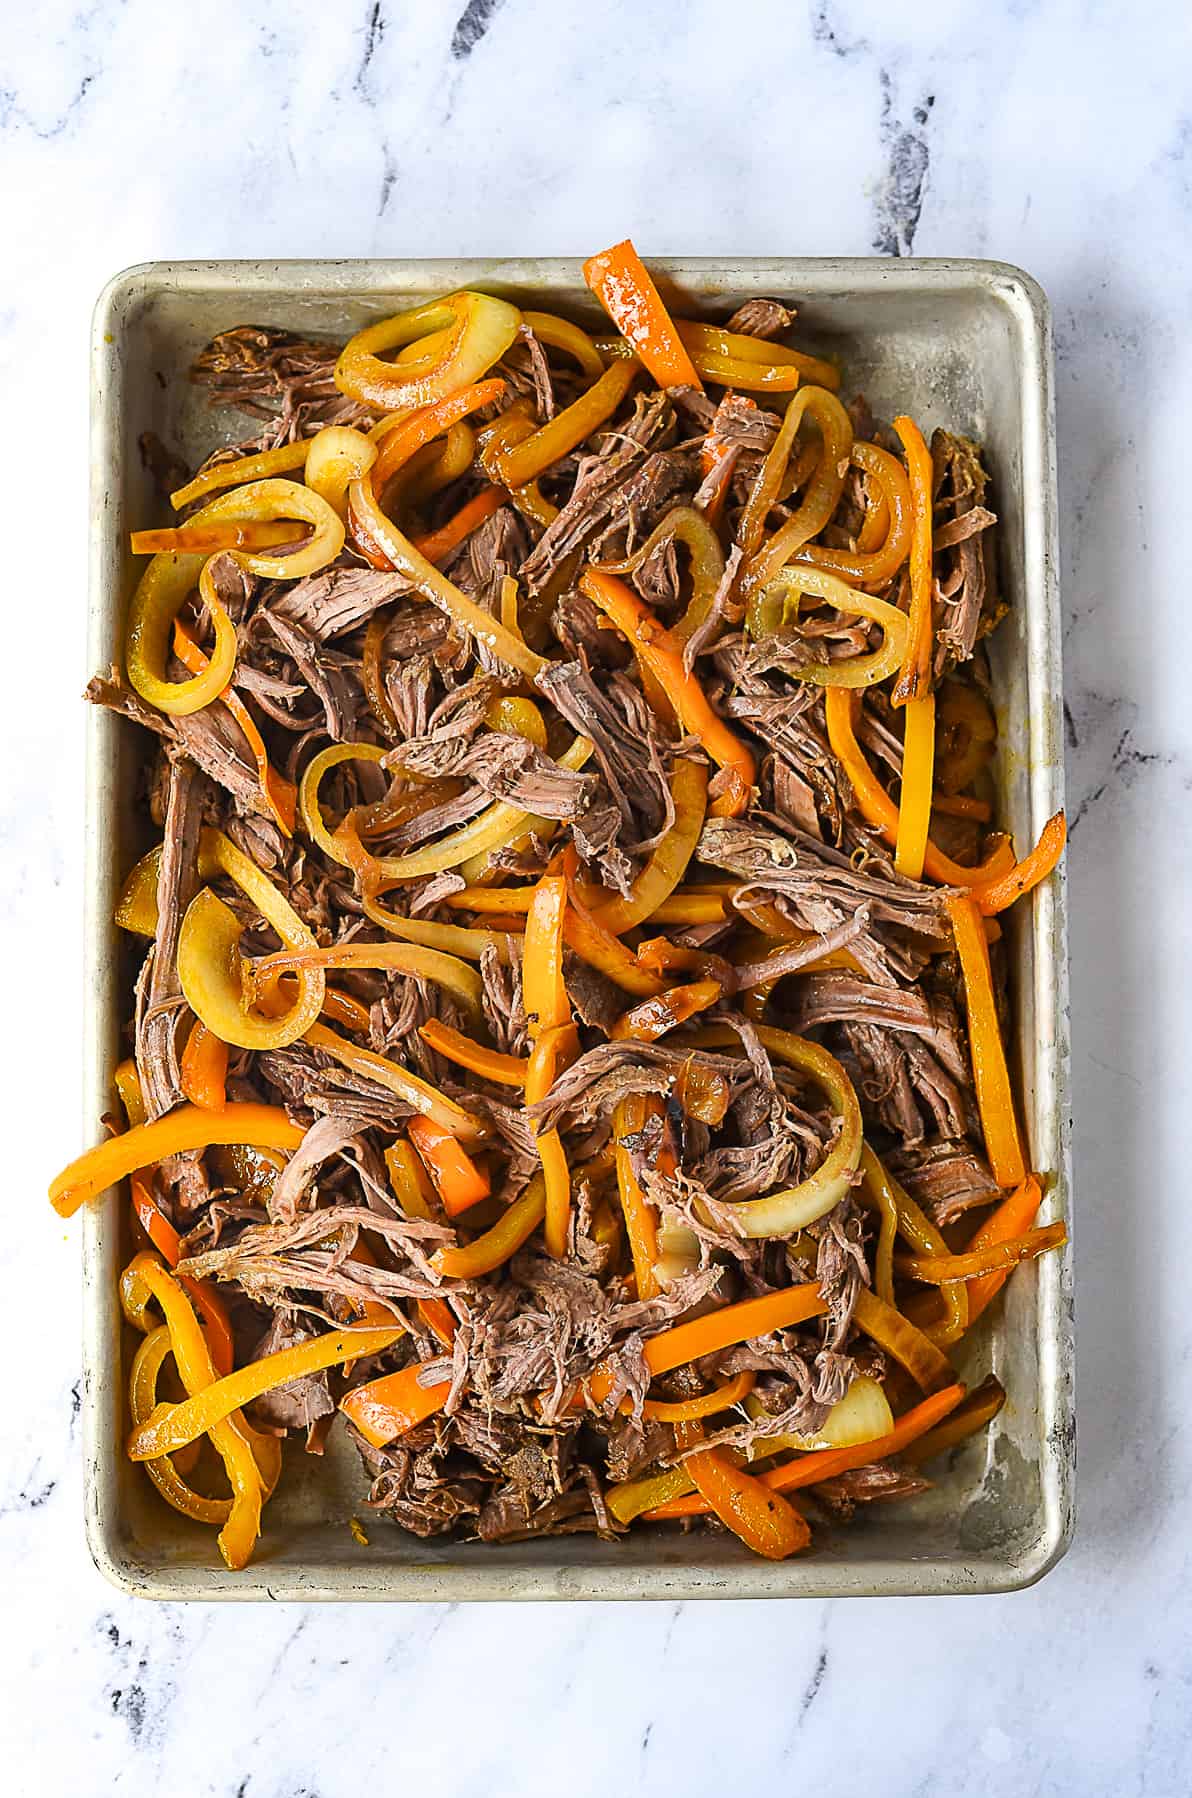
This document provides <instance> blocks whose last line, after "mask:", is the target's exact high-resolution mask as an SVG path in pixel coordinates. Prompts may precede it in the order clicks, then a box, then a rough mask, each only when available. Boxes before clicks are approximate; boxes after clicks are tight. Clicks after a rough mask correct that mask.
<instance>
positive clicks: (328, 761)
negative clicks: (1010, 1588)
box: [298, 743, 386, 868]
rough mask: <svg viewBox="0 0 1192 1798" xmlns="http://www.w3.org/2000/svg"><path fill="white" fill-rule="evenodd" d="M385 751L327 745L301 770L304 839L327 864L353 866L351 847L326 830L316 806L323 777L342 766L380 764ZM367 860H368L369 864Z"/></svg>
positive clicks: (353, 745) (371, 746)
mask: <svg viewBox="0 0 1192 1798" xmlns="http://www.w3.org/2000/svg"><path fill="white" fill-rule="evenodd" d="M385 754H386V751H385V750H384V749H382V748H381V747H380V746H379V744H376V743H331V744H329V745H328V747H327V748H326V749H321V750H320V751H319V753H318V755H316V756H314V757H313V758H312V759H311V760H310V761H309V762H308V763H307V765H306V767H305V769H304V770H303V774H302V779H301V780H300V781H299V783H298V811H299V813H300V815H301V818H302V822H303V824H304V826H305V828H306V833H307V835H308V836H309V837H310V838H311V840H312V841H313V842H314V843H316V844H317V845H318V847H319V848H320V849H321V850H322V851H323V854H324V855H326V856H328V857H329V858H330V860H331V861H333V862H338V863H339V865H340V867H341V868H352V867H354V866H355V863H354V860H353V853H352V850H353V846H352V844H351V842H350V840H346V839H345V838H344V837H343V836H342V835H341V834H340V833H339V832H338V831H336V832H332V831H330V830H328V828H327V826H326V824H325V823H324V820H323V812H322V807H321V806H320V803H319V788H320V786H321V785H322V783H323V779H324V776H325V775H327V774H329V773H330V771H331V769H332V768H338V767H339V766H340V764H341V763H343V762H383V761H384V759H385ZM372 859H373V858H372V857H369V860H372Z"/></svg>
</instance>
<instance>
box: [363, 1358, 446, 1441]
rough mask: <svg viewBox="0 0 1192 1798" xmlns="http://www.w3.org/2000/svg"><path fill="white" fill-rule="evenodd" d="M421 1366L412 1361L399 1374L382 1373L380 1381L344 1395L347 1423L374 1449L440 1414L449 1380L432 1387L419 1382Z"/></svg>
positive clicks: (418, 1362) (374, 1381) (434, 1384)
mask: <svg viewBox="0 0 1192 1798" xmlns="http://www.w3.org/2000/svg"><path fill="white" fill-rule="evenodd" d="M421 1372H422V1363H421V1362H420V1361H415V1362H414V1363H413V1364H412V1365H411V1366H410V1367H403V1368H402V1369H401V1371H400V1373H387V1374H382V1375H381V1378H380V1379H379V1380H370V1381H369V1382H368V1384H367V1385H364V1386H355V1387H353V1389H352V1391H351V1392H345V1393H344V1396H343V1397H342V1398H341V1399H340V1401H339V1408H340V1410H341V1411H342V1412H343V1414H344V1416H345V1417H346V1418H347V1419H348V1422H349V1423H352V1424H354V1425H355V1427H356V1428H357V1429H358V1430H359V1431H360V1434H361V1435H362V1436H363V1437H364V1440H365V1441H366V1442H369V1443H371V1444H372V1446H373V1448H384V1447H385V1445H386V1443H389V1442H392V1441H393V1440H394V1438H395V1437H397V1436H404V1435H405V1433H406V1431H407V1430H412V1429H413V1428H414V1426H415V1424H419V1423H424V1422H425V1421H426V1419H427V1418H428V1417H433V1416H434V1414H435V1412H436V1411H441V1410H442V1409H443V1406H444V1405H445V1404H446V1402H447V1394H448V1393H449V1392H450V1391H451V1381H450V1380H436V1381H435V1382H434V1383H433V1384H432V1385H429V1386H423V1385H421V1384H420V1382H419V1375H420V1374H421Z"/></svg>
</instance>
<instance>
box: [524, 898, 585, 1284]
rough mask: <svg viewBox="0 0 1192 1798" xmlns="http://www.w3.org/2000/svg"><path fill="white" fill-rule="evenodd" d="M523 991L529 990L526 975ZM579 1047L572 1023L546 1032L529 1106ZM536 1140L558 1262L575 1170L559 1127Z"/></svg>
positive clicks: (530, 1074) (550, 1250) (533, 1056)
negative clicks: (568, 1160) (572, 1167)
mask: <svg viewBox="0 0 1192 1798" xmlns="http://www.w3.org/2000/svg"><path fill="white" fill-rule="evenodd" d="M531 916H533V913H532V912H531ZM522 990H523V992H524V990H525V982H524V978H523V985H522ZM575 1050H576V1036H575V1028H574V1026H573V1025H572V1024H570V1023H567V1024H558V1025H555V1026H554V1027H553V1028H552V1029H550V1030H544V1031H542V1033H541V1034H540V1036H539V1037H538V1041H537V1042H536V1043H535V1044H534V1047H533V1049H532V1051H531V1053H530V1065H529V1068H528V1069H527V1071H526V1104H527V1105H537V1104H538V1103H539V1101H540V1100H542V1099H545V1097H546V1095H547V1093H548V1092H549V1091H550V1089H551V1087H552V1086H553V1085H554V1082H555V1076H556V1074H557V1073H558V1071H559V1065H560V1062H562V1063H563V1064H564V1065H565V1064H566V1063H567V1062H569V1061H571V1060H572V1059H573V1058H574V1055H575ZM534 1140H535V1146H536V1147H537V1150H538V1158H539V1160H540V1161H541V1163H542V1174H543V1178H544V1180H545V1182H546V1206H545V1222H544V1227H543V1232H542V1234H543V1241H544V1243H545V1245H546V1252H547V1254H548V1255H553V1256H554V1257H555V1259H556V1261H561V1260H562V1259H563V1257H564V1256H565V1255H566V1253H567V1233H568V1229H569V1226H570V1223H571V1169H570V1167H569V1166H568V1164H567V1152H566V1150H565V1149H564V1147H563V1138H562V1137H561V1136H560V1134H559V1132H558V1131H557V1130H541V1131H539V1133H538V1135H537V1136H536V1137H535V1139H534Z"/></svg>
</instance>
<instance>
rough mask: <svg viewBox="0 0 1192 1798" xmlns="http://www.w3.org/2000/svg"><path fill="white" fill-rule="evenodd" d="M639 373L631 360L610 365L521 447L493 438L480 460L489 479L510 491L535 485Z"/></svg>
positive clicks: (601, 418) (599, 421) (598, 421)
mask: <svg viewBox="0 0 1192 1798" xmlns="http://www.w3.org/2000/svg"><path fill="white" fill-rule="evenodd" d="M641 372H642V369H641V363H640V362H637V361H635V360H632V359H631V360H629V361H627V362H614V363H613V365H612V367H611V368H607V369H605V371H604V373H603V374H602V375H601V376H600V379H599V380H598V381H596V382H595V383H594V385H593V386H591V387H589V388H588V390H587V392H586V393H581V394H580V396H579V398H578V399H577V400H574V401H573V402H572V404H571V405H570V406H565V407H564V409H563V410H562V412H556V414H555V416H554V417H553V418H552V419H551V420H550V421H549V422H548V423H547V424H544V425H542V426H541V428H540V429H539V430H537V431H534V432H533V433H532V434H531V435H530V436H528V437H526V438H525V439H524V440H523V441H522V442H521V443H517V444H509V443H507V442H506V441H505V440H503V439H502V438H500V437H494V438H493V439H492V441H491V442H490V444H489V446H488V449H487V450H486V451H485V454H484V457H483V464H484V467H485V469H486V471H487V473H488V475H489V477H490V478H491V479H492V480H495V481H499V482H500V483H501V485H502V486H503V487H511V488H521V487H525V486H526V485H527V483H528V482H530V481H536V480H537V479H538V477H539V476H540V475H543V474H545V473H546V471H547V469H549V468H553V467H554V465H555V463H556V462H559V461H561V460H562V458H563V457H564V456H567V455H570V453H571V451H572V450H573V449H576V448H577V447H578V446H579V445H580V444H581V443H583V442H584V441H585V440H586V439H587V438H588V437H590V436H591V435H592V432H593V431H595V430H596V429H598V427H599V426H600V425H602V424H604V423H605V422H606V421H607V420H608V419H610V418H611V417H612V416H613V414H614V412H615V411H616V410H617V408H618V406H619V405H620V404H621V402H622V400H623V399H624V398H625V396H626V394H627V393H628V392H629V389H630V388H631V387H632V385H633V383H634V381H635V380H636V379H637V377H638V375H639V374H641Z"/></svg>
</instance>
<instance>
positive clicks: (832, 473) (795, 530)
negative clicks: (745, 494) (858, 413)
mask: <svg viewBox="0 0 1192 1798" xmlns="http://www.w3.org/2000/svg"><path fill="white" fill-rule="evenodd" d="M805 414H807V415H809V416H810V417H812V418H813V419H814V420H815V421H816V423H817V424H818V425H819V428H820V436H821V439H822V447H821V450H820V455H819V459H818V461H817V463H816V469H815V474H814V475H813V476H812V479H811V481H810V482H809V484H808V486H807V490H806V492H805V493H804V495H803V497H802V499H801V500H800V502H799V507H798V510H797V511H796V512H795V513H794V515H793V516H792V517H791V518H788V519H787V521H786V523H785V524H783V525H781V526H780V527H779V529H778V530H776V531H775V532H774V534H773V535H772V536H771V537H768V538H766V539H765V540H764V541H763V533H764V530H765V523H766V516H767V514H768V512H769V510H770V507H771V506H772V505H773V504H774V499H775V498H776V497H777V493H778V488H779V486H780V484H781V481H782V476H783V474H784V473H785V472H786V467H787V462H788V460H789V457H790V451H791V447H792V445H793V443H794V432H795V431H796V430H797V429H798V427H799V424H800V423H801V421H802V419H803V417H804V415H805ZM852 448H853V424H852V420H851V418H850V417H849V415H848V413H847V412H846V411H845V409H844V407H843V406H842V405H841V403H840V401H839V400H838V399H837V398H836V396H835V394H832V393H829V392H828V391H827V389H826V388H824V387H805V388H803V389H802V390H801V391H800V392H799V393H797V394H796V395H795V397H794V399H793V400H792V401H791V403H790V405H789V406H788V408H787V413H786V417H785V418H784V419H783V421H782V427H781V429H780V430H779V433H778V436H777V438H776V439H775V442H774V446H773V448H772V449H771V451H770V453H769V455H768V456H767V457H766V460H765V462H764V463H763V464H762V469H761V473H760V474H759V475H758V478H757V481H756V483H755V485H754V490H753V492H752V493H751V494H750V496H749V502H748V505H747V507H746V510H745V514H744V517H743V518H742V520H741V526H740V529H739V531H738V541H739V542H740V544H741V546H742V548H743V549H744V550H745V554H746V557H747V560H746V563H745V566H744V568H743V569H742V570H741V578H740V583H739V591H740V593H741V597H742V598H744V599H747V598H748V597H749V595H750V594H751V593H754V592H757V591H759V590H760V589H761V588H763V587H768V586H769V585H770V582H771V581H772V580H773V579H774V576H775V575H776V574H777V573H778V570H779V569H780V568H783V567H785V565H786V564H787V563H788V562H789V561H791V560H792V559H793V557H794V556H795V555H796V554H797V553H798V551H799V550H801V549H802V548H803V546H804V544H805V543H809V542H810V541H811V539H812V538H813V537H816V536H818V535H819V533H820V531H822V530H823V528H824V526H825V525H826V524H827V523H828V521H829V519H830V518H831V517H832V514H833V513H834V512H835V510H836V507H837V505H838V504H839V503H840V495H841V493H842V492H843V490H844V477H845V475H846V474H847V473H848V465H849V459H850V457H851V454H852Z"/></svg>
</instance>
